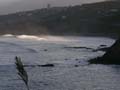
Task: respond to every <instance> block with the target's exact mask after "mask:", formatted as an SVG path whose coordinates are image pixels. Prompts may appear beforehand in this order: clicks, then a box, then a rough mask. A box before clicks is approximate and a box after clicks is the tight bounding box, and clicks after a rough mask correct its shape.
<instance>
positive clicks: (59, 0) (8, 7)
mask: <svg viewBox="0 0 120 90" xmlns="http://www.w3.org/2000/svg"><path fill="white" fill-rule="evenodd" d="M99 1H104V0H0V14H8V13H14V12H19V11H26V10H32V9H40V8H43V7H46V6H47V4H51V6H69V5H80V4H82V3H92V2H99Z"/></svg>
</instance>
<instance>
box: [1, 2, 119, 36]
mask: <svg viewBox="0 0 120 90" xmlns="http://www.w3.org/2000/svg"><path fill="white" fill-rule="evenodd" d="M119 15H120V2H117V1H106V2H99V3H92V4H83V5H80V6H69V7H52V8H44V9H39V10H33V11H27V12H18V13H15V14H9V15H2V16H0V34H8V33H11V34H32V35H41V34H52V35H81V34H83V35H91V34H92V35H106V33H107V34H109V35H111V34H113V35H116V34H117V35H120V31H119V29H120V16H119Z"/></svg>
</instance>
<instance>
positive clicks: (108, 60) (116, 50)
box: [89, 39, 120, 65]
mask: <svg viewBox="0 0 120 90" xmlns="http://www.w3.org/2000/svg"><path fill="white" fill-rule="evenodd" d="M89 62H90V63H91V64H116V65H120V39H118V40H117V41H116V42H115V43H114V44H113V45H112V46H111V47H110V48H109V49H108V50H107V52H106V53H105V54H104V55H103V56H102V57H98V58H95V59H92V60H89Z"/></svg>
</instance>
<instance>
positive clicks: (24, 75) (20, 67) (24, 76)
mask: <svg viewBox="0 0 120 90" xmlns="http://www.w3.org/2000/svg"><path fill="white" fill-rule="evenodd" d="M15 60H16V62H15V64H16V69H17V71H18V75H19V76H20V77H21V79H22V80H23V82H24V83H25V85H26V87H27V90H30V89H29V85H28V74H27V71H26V70H25V68H24V66H23V63H22V61H21V58H20V57H15Z"/></svg>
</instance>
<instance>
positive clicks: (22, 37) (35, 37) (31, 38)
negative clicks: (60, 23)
mask: <svg viewBox="0 0 120 90" xmlns="http://www.w3.org/2000/svg"><path fill="white" fill-rule="evenodd" d="M16 38H19V39H29V40H46V39H45V38H41V37H38V36H33V35H18V36H16Z"/></svg>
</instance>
